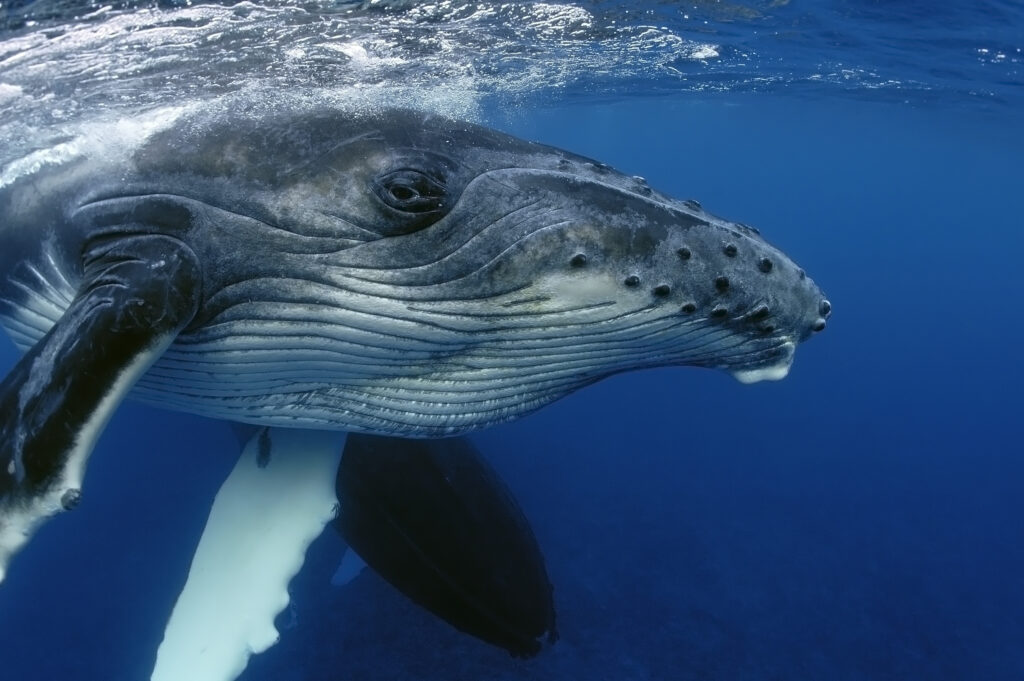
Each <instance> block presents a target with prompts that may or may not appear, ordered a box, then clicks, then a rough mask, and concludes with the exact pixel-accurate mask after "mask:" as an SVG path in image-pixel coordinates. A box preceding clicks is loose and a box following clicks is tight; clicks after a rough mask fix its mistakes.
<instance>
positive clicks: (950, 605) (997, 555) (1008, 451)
mask: <svg viewBox="0 0 1024 681" xmlns="http://www.w3.org/2000/svg"><path fill="white" fill-rule="evenodd" d="M1011 85H1012V84H1011ZM484 119H485V120H487V121H489V122H490V123H491V124H493V125H495V126H496V127H500V128H502V129H505V130H507V131H509V132H512V133H515V134H518V135H520V136H523V137H528V138H532V139H538V140H542V141H545V142H548V143H551V144H555V145H557V146H561V147H565V148H568V149H571V150H573V151H576V152H580V153H583V154H586V155H588V156H592V157H594V158H598V159H601V160H602V161H605V162H607V163H610V164H612V165H614V166H616V167H618V168H619V169H621V170H623V171H626V172H628V173H631V174H638V175H643V176H644V177H645V178H647V180H648V181H649V182H650V184H651V185H652V186H655V187H657V188H659V189H661V190H663V191H665V192H666V193H669V194H673V195H676V196H679V197H681V198H688V197H693V198H697V199H699V200H700V201H701V202H702V203H703V204H704V205H705V206H706V207H707V208H709V209H710V210H711V211H712V212H716V213H718V214H722V215H725V216H728V217H730V218H734V219H737V220H742V221H744V222H747V223H749V224H752V225H755V226H757V227H759V228H760V229H761V231H762V233H763V234H764V235H765V236H766V238H767V239H768V240H769V241H771V242H772V243H774V244H776V245H778V246H780V247H781V248H782V249H783V250H785V251H786V252H787V253H788V254H790V255H791V256H792V257H793V258H794V259H795V260H796V261H797V262H798V263H800V264H801V265H803V266H804V267H805V268H806V269H807V270H808V272H809V273H810V274H811V275H812V276H813V277H814V278H815V280H816V281H817V282H818V283H819V284H820V285H821V286H822V288H823V289H824V290H825V292H826V293H827V295H828V297H829V299H830V300H831V301H832V303H833V306H834V314H833V316H832V319H831V320H830V322H829V327H828V329H827V330H826V331H825V332H824V333H823V334H821V335H820V336H819V337H815V338H814V339H812V340H811V341H810V342H808V343H807V344H805V345H803V346H801V347H800V348H799V350H798V352H797V356H796V361H795V364H794V366H793V370H792V372H791V374H790V376H789V377H788V378H787V379H786V380H784V381H782V382H779V383H767V384H758V385H754V386H743V385H740V384H739V383H737V382H736V381H734V380H732V379H731V378H730V377H728V376H727V375H725V374H720V373H715V372H711V371H707V370H698V369H682V368H664V369H656V370H650V371H645V372H639V373H634V374H628V375H622V376H617V377H613V378H611V379H608V380H606V381H604V382H602V383H600V384H598V385H595V386H592V387H590V388H587V389H585V390H583V391H580V392H579V393H577V394H574V395H572V396H570V397H569V398H567V399H564V400H562V401H561V402H558V403H556V404H554V405H552V406H550V407H547V408H545V409H543V410H542V411H540V412H538V413H536V414H534V415H532V416H530V417H527V418H524V419H522V420H521V421H518V422H516V423H512V424H509V425H505V426H501V427H497V428H494V429H492V430H489V431H486V432H483V433H480V434H478V435H476V436H474V440H475V442H476V443H477V444H478V445H479V447H480V448H481V450H482V451H483V452H484V453H485V455H486V456H487V457H488V459H489V460H490V461H491V462H492V463H493V464H494V466H495V467H496V468H497V469H498V470H499V471H500V472H501V473H502V474H503V476H504V477H505V479H506V481H507V483H508V484H509V485H510V487H511V488H512V489H513V490H514V491H515V493H516V495H517V496H518V498H519V500H520V502H521V504H522V506H523V508H524V509H525V511H526V512H527V514H528V516H529V517H530V519H531V520H532V522H533V525H534V528H535V531H536V533H537V536H538V538H539V540H540V543H541V546H542V548H543V551H544V553H545V555H546V558H547V561H548V567H549V570H550V574H551V577H552V580H553V582H554V584H555V597H556V604H557V608H558V618H559V620H558V621H559V630H560V633H561V640H560V641H559V642H558V643H557V644H556V645H554V646H553V647H552V648H550V649H547V650H545V651H544V652H542V654H541V655H540V656H539V657H537V658H536V659H533V660H528V661H521V660H513V659H511V658H510V657H509V656H508V655H506V654H505V653H504V652H502V651H500V650H497V649H494V648H491V647H488V646H486V645H484V644H482V643H478V642H476V641H474V640H472V639H469V638H467V637H465V636H463V635H460V634H458V633H457V632H455V631H453V630H451V629H450V628H449V627H447V625H445V624H443V623H441V622H439V621H436V620H434V619H432V618H431V617H430V616H429V615H427V614H426V613H424V612H422V611H420V610H418V609H417V608H415V607H414V606H412V605H411V604H409V603H408V602H406V601H405V600H403V598H402V597H401V596H399V595H398V594H397V593H396V592H394V591H393V590H392V589H391V588H390V587H389V586H388V585H387V584H385V583H384V582H383V581H382V580H380V579H379V578H378V577H376V576H374V575H373V574H370V573H365V574H363V575H362V576H361V577H359V578H358V579H357V580H356V581H355V582H353V583H352V584H350V585H348V586H346V587H343V588H336V587H332V586H331V585H330V584H329V581H330V576H331V574H332V572H333V570H334V567H335V565H336V562H337V559H338V551H339V545H338V540H337V539H336V538H335V537H334V536H332V535H331V534H330V533H327V534H325V535H324V536H323V537H322V538H321V539H320V540H319V541H318V542H317V543H316V544H315V545H314V547H313V548H312V550H311V552H310V556H309V560H308V562H307V564H306V566H305V568H304V570H303V572H302V573H301V575H300V576H299V577H298V578H297V579H296V581H295V582H294V583H293V586H292V593H293V604H294V607H293V609H292V610H291V611H290V612H289V613H286V614H285V616H283V617H282V619H281V624H282V626H283V627H285V630H284V633H283V636H282V640H281V642H280V644H279V645H278V646H276V647H275V648H273V649H272V650H271V651H269V652H268V653H266V654H263V655H261V656H258V657H257V658H255V659H254V660H253V662H252V664H251V665H250V667H249V669H248V670H247V671H246V673H245V674H244V676H243V677H242V678H243V679H244V680H245V681H257V680H261V679H268V680H269V679H274V680H275V681H328V680H332V681H333V680H335V679H354V680H366V681H375V680H378V679H379V680H383V679H388V680H391V679H424V680H425V679H444V680H446V681H461V680H465V681H483V680H487V679H495V680H497V679H501V680H502V681H513V680H517V681H518V680H522V681H527V680H531V681H534V680H535V681H541V680H543V681H563V680H569V679H586V680H587V681H599V680H608V681H641V680H644V681H647V680H665V681H682V680H687V679H693V680H695V681H696V680H700V681H719V680H721V681H727V680H728V681H732V680H736V681H755V680H779V681H783V680H785V681H810V680H821V679H830V680H850V681H853V680H857V681H860V680H864V681H868V680H871V681H880V680H888V679H891V680H894V681H895V680H900V681H905V680H909V679H913V680H915V681H924V680H935V681H939V680H951V681H953V680H956V681H960V680H963V679H985V680H986V681H1013V680H1015V679H1024V653H1022V652H1021V651H1022V649H1021V641H1024V614H1022V613H1024V448H1022V446H1021V435H1020V429H1021V421H1020V419H1021V411H1022V410H1021V407H1022V404H1024V402H1022V398H1021V396H1020V389H1021V388H1020V387H1021V385H1022V383H1024V359H1022V351H1021V348H1022V345H1021V338H1022V336H1024V333H1022V332H1024V321H1022V320H1024V314H1022V312H1021V305H1020V302H1019V299H1020V297H1021V295H1020V292H1021V289H1022V285H1024V274H1022V272H1024V268H1022V262H1024V218H1022V217H1021V216H1022V211H1021V196H1022V187H1024V185H1022V181H1021V159H1024V133H1022V130H1024V125H1022V122H1024V115H1022V112H1021V110H1020V109H1019V107H1015V106H1012V105H1006V106H996V107H972V106H958V105H956V104H950V103H948V102H946V103H935V104H928V103H921V102H918V103H910V104H903V103H900V102H894V101H877V100H874V99H872V98H871V97H848V96H844V97H825V96H817V97H815V96H797V95H795V94H794V95H787V94H786V93H785V92H782V93H756V92H755V93H743V94H728V93H726V94H706V95H695V94H693V93H688V94H679V95H675V96H671V95H664V96H658V97H640V96H638V97H629V96H619V97H609V98H606V99H604V100H602V101H582V102H578V103H574V102H573V101H571V99H570V98H567V99H566V100H563V101H561V102H557V101H556V102H551V103H548V104H547V105H541V104H538V105H537V106H535V107H531V108H527V109H522V108H520V109H516V110H514V111H512V112H511V113H510V112H508V111H491V110H486V109H485V111H484ZM15 358H16V353H15V350H14V348H13V346H11V345H10V344H9V343H7V342H6V341H4V344H3V345H2V346H0V366H2V367H3V368H5V369H6V368H7V367H9V366H10V365H11V364H12V363H13V362H14V361H15ZM235 455H236V443H235V440H234V438H233V436H232V434H231V432H230V431H229V430H228V429H227V428H226V427H225V426H224V425H223V424H221V423H218V422H214V421H207V420H204V419H202V418H199V417H193V416H187V415H182V414H176V413H170V412H163V411H158V410H155V409H150V408H148V407H145V406H141V405H138V404H133V403H130V404H126V405H124V406H123V408H122V409H120V410H119V411H118V413H117V414H116V416H115V418H114V419H113V421H112V423H111V424H110V426H109V428H108V429H107V432H106V433H105V434H104V436H103V438H102V440H101V442H100V444H99V446H98V448H97V450H96V452H95V455H94V457H93V459H92V462H91V464H90V468H89V471H88V476H87V478H86V486H85V494H84V499H83V502H82V504H81V506H80V507H79V508H78V509H77V510H76V511H75V512H74V513H69V514H64V515H62V516H61V517H59V518H57V519H55V520H54V521H52V522H50V523H49V524H48V525H47V526H45V528H44V529H43V530H42V531H41V532H40V533H39V535H38V537H37V538H36V539H35V540H34V541H33V543H32V544H31V546H30V547H29V549H27V550H26V551H25V552H24V553H23V554H22V555H20V556H19V557H18V558H17V560H16V561H15V562H14V563H13V565H12V568H11V571H10V574H9V576H8V579H7V581H6V582H5V583H4V584H3V585H2V587H0V660H2V663H0V664H2V667H0V678H3V679H5V680H8V681H13V680H18V681H21V680H25V681H36V680H40V681H41V680H52V679H59V678H65V679H72V678H73V679H77V680H80V681H92V680H99V679H103V680H104V681H109V680H116V681H121V680H123V681H132V680H135V679H144V678H148V673H149V670H150V667H151V665H152V661H153V657H154V655H155V650H156V645H157V644H158V642H159V640H160V636H161V633H162V629H163V625H164V623H165V618H166V616H167V613H168V612H169V609H170V607H171V604H172V603H173V601H174V598H175V596H176V594H177V591H178V589H179V588H180V586H181V583H182V581H183V579H184V576H185V573H186V570H187V566H188V560H189V557H190V552H191V547H192V546H193V545H194V543H195V542H196V540H197V537H198V533H199V532H200V530H201V528H202V524H203V520H204V517H205V512H206V510H207V508H208V504H209V500H210V499H211V498H212V496H213V494H214V492H215V490H216V489H217V487H218V485H219V483H220V481H221V479H222V478H223V477H224V476H225V475H226V473H227V472H228V470H230V467H231V465H232V463H233V458H234V456H235ZM254 512H258V509H254Z"/></svg>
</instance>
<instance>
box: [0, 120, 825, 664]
mask: <svg viewBox="0 0 1024 681" xmlns="http://www.w3.org/2000/svg"><path fill="white" fill-rule="evenodd" d="M125 130H126V128H125V127H124V126H118V125H113V124H112V125H111V126H110V127H109V128H102V127H100V128H96V129H92V130H90V131H89V132H88V133H86V134H83V136H82V137H81V138H78V139H74V140H71V141H69V142H66V143H64V144H62V145H60V146H59V147H58V148H55V149H51V150H42V151H40V152H37V153H36V154H34V155H32V156H31V157H29V158H26V159H22V160H21V161H18V162H16V163H13V164H11V165H9V166H8V167H6V168H5V169H4V170H3V171H2V172H0V241H2V243H3V244H4V247H3V249H2V250H0V326H2V327H3V328H4V329H5V330H6V331H7V332H8V334H9V335H10V336H11V338H12V339H13V340H14V342H15V343H16V344H17V345H18V346H19V347H20V348H21V349H22V350H23V351H24V355H23V356H22V357H21V359H20V360H19V361H18V362H17V364H16V365H15V366H14V368H13V369H12V370H11V371H10V373H9V374H8V375H7V376H6V377H5V378H4V379H3V382H2V383H0V433H2V439H0V581H2V579H3V575H4V574H5V571H6V570H7V569H8V568H9V565H10V561H11V559H12V557H13V556H14V555H15V553H16V552H17V551H18V550H20V549H21V548H22V547H23V546H24V545H25V543H26V542H27V541H28V540H29V539H30V537H31V535H32V533H33V532H34V531H35V530H36V529H37V528H38V527H39V525H40V524H41V523H42V522H44V521H45V519H46V518H48V517H50V516H52V515H54V514H55V513H58V512H60V511H62V510H67V509H71V508H74V507H75V506H76V505H77V504H78V503H79V500H80V499H81V494H82V477H83V472H84V469H85V466H86V463H87V460H88V458H89V456H90V454H91V452H92V450H93V448H94V445H95V443H96V441H97V438H98V436H99V434H100V433H101V432H102V430H103V428H104V425H105V424H106V422H107V420H108V419H109V417H110V415H111V413H112V412H113V411H114V410H115V409H116V408H117V405H118V404H119V403H120V402H121V401H122V400H123V399H125V398H127V397H132V398H134V399H138V400H142V401H145V402H148V403H150V404H153V405H157V406H160V407H164V408H169V409H177V410H182V411H187V412H192V413H198V414H202V415H205V416H209V417H214V418H219V419H224V420H227V421H232V422H240V423H246V424H253V425H257V426H262V427H265V428H269V431H267V432H268V433H270V436H269V438H270V441H271V443H272V444H271V446H270V447H269V449H268V448H267V447H266V446H265V445H264V444H261V442H260V441H259V438H254V439H253V440H252V441H250V442H249V443H248V445H247V447H246V449H245V452H244V453H243V455H242V457H241V458H240V460H239V463H238V464H237V466H236V468H235V471H234V472H232V474H231V476H230V477H229V479H228V480H227V481H226V482H225V484H224V487H222V489H221V491H220V493H219V494H218V496H217V498H216V499H215V500H214V503H213V506H212V508H211V511H210V517H209V520H208V522H207V527H206V530H205V531H204V534H203V537H202V539H201V541H200V544H199V547H198V548H197V550H196V555H195V557H194V559H193V564H192V569H191V571H190V574H189V579H188V581H187V583H186V586H185V589H184V591H183V592H182V596H181V598H180V599H179V601H178V603H177V605H176V606H175V610H174V613H173V614H172V615H171V619H170V621H169V623H168V627H167V634H166V636H165V639H164V644H163V645H162V646H161V653H160V654H158V656H157V666H156V669H155V670H154V674H153V678H154V679H158V678H169V679H175V678H176V679H181V678H190V679H211V680H213V679H231V678H235V677H236V676H237V675H238V674H240V673H241V672H242V670H243V669H244V668H245V662H246V660H247V658H248V656H249V655H250V654H251V653H253V652H258V651H260V650H263V649H265V648H266V647H268V646H269V645H272V643H273V642H274V640H276V635H277V632H276V630H275V629H274V627H273V617H274V615H275V614H277V613H278V612H280V611H281V609H283V608H284V607H285V606H286V605H287V589H286V586H287V582H288V580H289V579H290V578H291V577H292V576H294V574H295V573H296V572H297V570H298V569H299V567H300V566H301V564H302V557H303V555H304V552H305V549H306V547H307V546H308V545H309V543H310V542H311V541H312V539H313V538H315V536H316V535H317V534H318V533H319V532H320V531H321V530H322V528H323V527H324V525H325V524H327V523H329V522H330V521H331V520H332V519H333V518H334V516H335V515H336V512H337V509H338V499H337V496H336V495H337V490H336V489H335V484H334V482H335V481H334V476H335V473H336V471H337V470H338V466H339V462H340V461H341V452H342V451H343V449H344V446H345V433H348V432H356V433H366V434H371V435H380V436H392V437H402V438H442V437H451V436H457V435H461V434H464V433H467V432H470V431H473V430H476V429H480V428H485V427H487V426H490V425H493V424H496V423H500V422H505V421H510V420H512V419H515V418H517V417H520V416H522V415H524V414H527V413H529V412H531V411H533V410H536V409H539V408H540V407H543V406H544V405H546V404H549V403H551V402H552V401H554V400H557V399H558V398H560V397H562V396H565V395H567V394H569V393H571V392H573V391H575V390H578V389H580V388H582V387H584V386H586V385H588V384H590V383H593V382H595V381H598V380H600V379H602V378H604V377H607V376H609V375H612V374H614V373H617V372H622V371H628V370H633V369H640V368H645V367H653V366H665V365H677V366H693V367H707V368H713V369H720V370H724V371H727V372H729V373H731V374H732V375H733V376H735V377H736V378H737V379H739V380H740V381H742V382H753V381H758V380H765V379H779V378H782V377H784V376H785V375H786V373H787V371H788V369H789V366H790V364H791V362H792V360H793V355H794V351H795V348H796V346H797V345H798V344H799V343H800V342H802V341H804V340H806V339H807V338H808V337H810V336H811V335H813V334H814V333H816V332H819V331H821V330H823V329H824V328H825V324H826V320H827V319H828V317H829V315H830V313H831V304H830V303H829V302H828V301H827V300H826V299H825V297H824V295H823V294H822V292H821V291H820V289H819V288H818V287H817V286H816V285H815V284H814V282H813V281H812V280H811V278H810V277H808V276H807V275H806V273H805V272H804V270H803V269H801V268H800V267H799V266H797V265H796V264H795V263H794V262H792V261H791V260H790V259H789V258H788V257H787V256H786V255H784V254H783V253H782V252H781V251H779V250H778V249H776V248H775V247H773V246H771V245H770V244H769V243H768V242H767V241H765V240H764V239H763V238H762V237H761V236H760V234H759V233H758V231H757V230H755V229H753V228H751V227H748V226H746V225H743V224H741V223H737V222H733V221H730V220H726V219H723V218H720V217H716V216H715V215H712V214H711V213H709V212H707V211H705V210H704V208H703V207H702V206H701V205H700V204H698V203H697V202H695V201H680V200H676V199H673V198H670V197H668V196H666V195H664V194H662V193H660V192H658V191H656V190H655V189H653V188H651V187H650V186H648V184H647V182H645V181H644V180H643V179H642V178H639V177H631V176H628V175H625V174H622V173H620V172H618V171H616V170H614V169H612V168H610V167H609V166H607V165H605V164H603V163H600V162H598V161H594V160H591V159H588V158H585V157H581V156H577V155H575V154H571V153H569V152H566V151H562V150H559V149H556V148H553V147H549V146H545V145H542V144H537V143H532V142H527V141H523V140H520V139H517V138H514V137H511V136H508V135H505V134H502V133H500V132H497V131H495V130H492V129H489V128H486V127H482V126H479V125H475V124H471V123H467V122H463V121H457V120H451V119H448V118H445V117H441V116H436V115H431V114H430V113H424V112H418V111H408V110H388V109H363V110H360V109H352V110H347V109H344V108H340V109H339V108H332V109H325V108H318V107H298V106H289V105H283V104H282V105H279V106H271V105H267V106H261V107H251V106H250V107H243V106H234V107H232V106H207V107H203V106H196V107H192V108H187V109H181V110H175V111H173V112H164V113H162V114H161V115H160V116H158V117H155V118H153V119H151V120H148V122H147V123H146V124H145V125H139V126H136V127H133V128H131V130H132V131H138V132H133V133H132V134H128V133H126V132H125ZM252 508H261V509H265V512H263V513H260V514H253V513H251V512H247V511H251V509H252ZM254 516H258V518H259V522H263V523H266V525H259V526H258V525H256V524H254V523H256V522H257V521H256V520H255V519H254ZM240 576H244V577H245V578H244V579H242V578H240ZM211 604H214V605H211ZM216 604H219V607H217V605H216ZM211 611H213V612H211ZM200 625H201V626H200Z"/></svg>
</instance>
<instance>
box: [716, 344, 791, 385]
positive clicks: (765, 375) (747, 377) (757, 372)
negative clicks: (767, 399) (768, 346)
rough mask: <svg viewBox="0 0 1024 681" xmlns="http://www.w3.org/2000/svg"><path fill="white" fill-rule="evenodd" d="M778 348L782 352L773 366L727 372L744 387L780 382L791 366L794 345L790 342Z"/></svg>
mask: <svg viewBox="0 0 1024 681" xmlns="http://www.w3.org/2000/svg"><path fill="white" fill-rule="evenodd" d="M778 347H779V349H781V350H782V353H781V356H780V357H779V360H778V361H777V362H775V363H774V364H769V365H765V366H758V367H749V368H736V369H729V370H728V372H729V373H730V374H731V375H732V377H733V378H735V379H736V380H737V381H739V382H740V383H743V384H745V385H749V384H752V383H760V382H762V381H781V380H782V379H784V378H785V377H786V376H788V375H789V370H790V368H791V367H792V366H793V357H794V355H795V351H796V345H795V344H794V343H793V342H792V341H787V342H786V343H783V344H782V345H780V346H778Z"/></svg>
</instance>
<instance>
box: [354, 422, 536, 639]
mask: <svg viewBox="0 0 1024 681" xmlns="http://www.w3.org/2000/svg"><path fill="white" fill-rule="evenodd" d="M337 488H338V499H339V502H340V504H341V511H340V513H339V514H338V524H339V530H340V531H341V534H342V536H344V538H345V539H346V540H347V541H348V542H349V544H350V545H351V546H352V548H353V549H354V550H355V551H356V552H357V553H358V554H359V555H360V556H361V557H362V558H363V559H364V560H365V561H366V563H367V564H368V565H369V566H370V567H372V568H373V569H374V570H376V571H377V572H378V573H379V574H380V575H381V576H383V577H384V578H385V579H386V580H388V581H389V582H391V583H392V584H393V585H394V586H395V587H397V588H398V589H399V590H400V591H402V592H403V593H404V594H406V595H407V596H408V597H409V598H411V599H412V600H413V601H415V602H416V603H418V604H419V605H421V606H423V607H424V608H426V609H428V610H430V611H431V612H433V613H434V614H436V615H438V616H439V617H441V618H443V619H445V620H447V621H448V622H449V623H451V624H452V625H454V626H455V627H456V628H458V629H460V630H462V631H464V632H466V633H469V634H472V635H474V636H476V637H478V638H480V639H483V640H484V641H487V642H489V643H492V644H494V645H497V646H500V647H502V648H505V649H506V650H508V651H509V652H511V653H512V654H513V655H516V656H524V657H525V656H530V655H534V654H536V653H537V652H538V651H539V650H540V647H541V643H540V639H541V638H542V637H544V636H545V635H547V637H548V639H549V640H551V641H553V640H554V639H555V638H556V634H555V610H554V601H553V597H552V587H551V582H550V581H549V579H548V575H547V569H546V568H545V565H544V557H543V556H542V555H541V552H540V548H539V546H538V544H537V540H536V538H535V537H534V535H533V531H532V530H531V528H530V525H529V523H528V522H527V520H526V517H525V516H524V515H523V512H522V510H521V509H520V508H519V505H518V504H517V503H516V501H515V499H514V498H513V497H512V495H511V493H510V492H509V491H508V489H507V488H506V487H505V485H504V484H503V483H502V481H501V480H500V479H499V478H498V476H497V474H496V473H495V472H494V471H493V470H492V469H491V468H490V467H489V466H488V465H487V463H486V462H485V461H484V460H483V459H482V458H481V457H480V455H479V454H478V453H477V451H476V450H475V449H474V448H473V446H472V444H470V442H469V440H467V439H465V438H457V439H450V440H403V439H398V438H387V437H377V436H369V435H359V434H355V433H352V434H349V437H348V442H347V443H346V446H345V453H344V456H343V457H342V460H341V466H340V467H339V470H338V481H337Z"/></svg>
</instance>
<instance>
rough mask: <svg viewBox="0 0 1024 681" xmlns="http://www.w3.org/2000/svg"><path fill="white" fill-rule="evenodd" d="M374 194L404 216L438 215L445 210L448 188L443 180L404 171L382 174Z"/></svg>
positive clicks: (403, 169) (408, 170) (376, 183)
mask: <svg viewBox="0 0 1024 681" xmlns="http://www.w3.org/2000/svg"><path fill="white" fill-rule="evenodd" d="M373 191H374V193H375V194H376V195H377V197H378V198H379V199H380V200H381V201H383V202H384V203H385V204H387V205H388V206H390V207H391V208H394V209H395V210H400V211H402V212H403V213H416V214H424V213H434V212H437V211H440V210H441V209H442V208H444V205H445V199H446V198H447V197H448V189H447V187H445V184H444V182H443V180H441V179H440V178H435V177H431V176H430V175H428V174H426V173H423V172H421V171H419V170H415V169H413V168H400V169H398V170H392V171H391V172H389V173H385V174H384V175H381V176H380V177H378V178H377V179H376V180H374V182H373Z"/></svg>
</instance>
